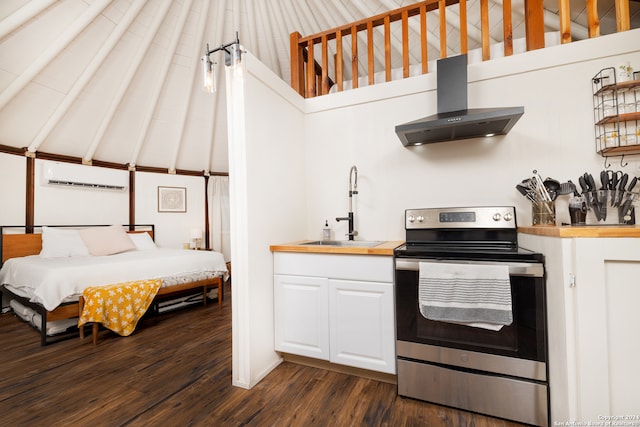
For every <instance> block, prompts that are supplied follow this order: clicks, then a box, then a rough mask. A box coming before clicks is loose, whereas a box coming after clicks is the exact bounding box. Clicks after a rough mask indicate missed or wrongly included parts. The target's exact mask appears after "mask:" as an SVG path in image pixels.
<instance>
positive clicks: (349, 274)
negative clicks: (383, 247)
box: [274, 252, 395, 374]
mask: <svg viewBox="0 0 640 427" xmlns="http://www.w3.org/2000/svg"><path fill="white" fill-rule="evenodd" d="M274 273H275V277H274V284H275V303H274V307H275V341H276V342H275V348H276V350H278V351H282V352H286V353H291V354H297V355H302V356H307V357H314V358H318V359H323V360H329V361H330V362H332V363H337V364H342V365H347V366H353V367H358V368H363V369H369V370H374V371H378V372H385V373H391V374H395V317H394V307H393V257H392V256H379V255H375V256H374V255H343V254H340V255H335V254H305V253H289V252H275V253H274Z"/></svg>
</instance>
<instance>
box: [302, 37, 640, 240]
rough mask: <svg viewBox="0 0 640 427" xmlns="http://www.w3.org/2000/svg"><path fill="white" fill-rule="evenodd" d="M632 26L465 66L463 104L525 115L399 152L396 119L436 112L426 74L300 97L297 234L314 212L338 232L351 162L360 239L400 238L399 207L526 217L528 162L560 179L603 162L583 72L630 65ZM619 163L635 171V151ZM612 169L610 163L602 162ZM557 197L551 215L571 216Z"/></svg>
mask: <svg viewBox="0 0 640 427" xmlns="http://www.w3.org/2000/svg"><path fill="white" fill-rule="evenodd" d="M638 40H640V30H634V31H627V32H625V33H619V34H615V35H611V36H606V37H601V38H596V39H591V40H585V41H580V42H574V43H571V44H568V45H562V46H556V47H550V48H547V49H542V50H538V51H532V52H528V53H523V54H519V55H514V56H512V57H509V58H501V59H496V60H492V61H489V62H486V63H480V64H472V65H470V66H469V68H468V74H469V82H470V83H469V107H470V108H479V107H503V106H519V105H523V106H524V108H525V113H524V115H523V116H522V118H521V119H520V120H519V121H518V122H517V123H516V125H515V126H514V128H513V129H512V130H511V132H510V133H509V134H508V135H506V136H503V137H495V138H487V139H486V140H480V139H474V140H463V141H455V142H446V143H439V144H431V145H427V146H421V147H413V148H405V147H403V146H402V144H401V143H400V141H399V139H398V138H397V136H396V134H395V132H394V127H395V126H396V125H398V124H401V123H405V122H408V121H410V120H414V119H418V118H421V117H425V116H428V115H431V114H435V112H436V90H435V89H436V88H435V86H436V80H435V73H432V74H428V75H423V76H418V77H413V78H409V79H405V80H402V81H394V82H390V83H386V84H383V85H378V86H373V87H369V88H362V89H359V90H357V91H347V92H344V93H340V94H335V95H330V96H325V97H318V98H315V99H311V100H308V101H307V112H308V114H307V115H306V118H305V120H306V126H305V136H304V141H305V147H306V157H305V167H306V176H307V185H306V190H307V203H308V213H307V219H308V224H307V234H306V236H300V238H304V237H307V238H318V237H319V236H320V232H321V228H322V224H324V220H325V219H327V218H329V219H333V220H332V221H331V222H330V224H331V225H332V228H333V230H334V235H335V236H336V237H338V238H344V233H346V231H347V224H346V223H345V222H340V223H336V221H335V217H336V216H344V214H346V213H347V195H348V194H347V190H348V182H349V181H348V180H349V168H350V167H351V165H357V167H358V170H359V175H358V190H359V194H358V195H357V196H354V210H355V212H356V214H355V217H356V229H357V230H359V232H360V238H362V239H368V240H390V239H400V240H402V239H404V229H403V224H404V223H403V214H404V210H405V209H408V208H423V207H445V206H472V205H503V204H504V205H510V206H511V205H514V206H516V208H517V217H518V223H519V224H520V225H530V224H531V212H530V209H531V208H530V203H529V202H528V201H527V200H526V199H525V198H524V197H522V196H521V195H520V194H519V193H518V192H517V190H516V189H515V185H516V184H518V183H519V182H520V181H521V180H522V179H524V178H527V177H530V176H531V175H532V171H533V170H534V169H536V170H538V171H539V172H540V173H541V174H542V176H543V178H544V177H546V176H552V177H554V178H556V179H558V180H560V181H561V182H564V181H566V180H568V179H571V180H572V181H573V182H574V183H576V184H577V182H578V181H577V178H578V176H579V175H581V174H582V173H584V172H585V171H588V172H590V173H592V174H593V175H594V176H597V175H598V174H599V172H600V170H602V169H603V164H604V159H603V158H602V157H600V156H599V155H598V154H596V153H595V141H594V121H593V103H592V89H591V78H592V77H593V76H594V75H595V74H596V73H597V72H598V71H599V70H600V69H602V68H604V67H609V66H617V65H619V64H621V63H624V62H627V61H629V62H630V63H631V65H632V66H633V67H634V69H636V70H638V69H640V50H639V46H640V45H639V44H638ZM624 160H625V162H627V161H628V162H629V165H628V166H627V167H626V168H624V169H625V171H626V172H628V173H629V174H632V175H640V170H638V160H637V157H636V158H633V157H625V159H624ZM610 161H611V163H612V169H614V170H617V169H620V159H619V158H612V159H610ZM566 199H567V197H566V196H563V197H561V198H559V199H558V202H557V211H558V222H559V223H560V222H569V216H568V211H567V208H566Z"/></svg>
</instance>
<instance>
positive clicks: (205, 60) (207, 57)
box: [200, 31, 242, 93]
mask: <svg viewBox="0 0 640 427" xmlns="http://www.w3.org/2000/svg"><path fill="white" fill-rule="evenodd" d="M221 50H223V51H224V63H225V65H227V66H229V65H231V64H238V63H240V61H242V49H241V48H240V39H239V38H238V32H237V31H236V39H235V40H234V41H232V42H231V43H227V44H222V45H220V46H218V47H216V48H215V49H212V50H210V49H209V43H207V48H206V49H205V52H204V55H203V56H202V58H200V60H201V61H202V80H203V84H204V89H205V91H207V92H209V93H213V92H215V91H216V77H215V75H216V73H215V65H216V64H217V62H213V61H211V54H212V53H215V52H219V51H221Z"/></svg>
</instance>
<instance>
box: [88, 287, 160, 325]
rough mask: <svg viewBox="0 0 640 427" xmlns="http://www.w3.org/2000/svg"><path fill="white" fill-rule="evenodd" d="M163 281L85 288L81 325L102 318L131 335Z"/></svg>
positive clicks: (101, 319)
mask: <svg viewBox="0 0 640 427" xmlns="http://www.w3.org/2000/svg"><path fill="white" fill-rule="evenodd" d="M161 285H162V280H160V279H154V280H140V281H136V282H126V283H117V284H114V285H107V286H93V287H89V288H86V289H85V290H84V291H83V292H82V296H83V297H84V307H83V309H82V315H81V316H80V319H79V320H78V327H81V326H82V325H84V324H85V323H87V322H99V323H102V324H103V325H104V326H105V327H107V328H109V329H111V330H112V331H114V332H116V333H117V334H119V335H122V336H125V337H126V336H128V335H131V333H133V330H134V329H135V328H136V325H137V324H138V320H140V318H141V317H142V316H143V315H144V313H145V312H146V311H147V308H149V305H151V302H152V301H153V298H154V297H155V296H156V294H157V293H158V289H160V286H161Z"/></svg>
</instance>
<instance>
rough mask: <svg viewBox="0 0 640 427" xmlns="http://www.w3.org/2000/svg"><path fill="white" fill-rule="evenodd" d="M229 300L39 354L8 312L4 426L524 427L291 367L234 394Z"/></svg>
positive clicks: (0, 368) (1, 397)
mask: <svg viewBox="0 0 640 427" xmlns="http://www.w3.org/2000/svg"><path fill="white" fill-rule="evenodd" d="M230 295H231V292H230V291H229V289H225V296H226V297H225V298H226V299H225V301H224V305H223V308H222V310H220V309H219V308H218V307H217V304H211V305H209V306H208V307H194V308H190V309H187V310H183V311H180V312H174V313H170V314H165V315H161V316H158V317H154V318H149V319H145V320H144V321H142V322H141V323H140V324H139V325H138V328H137V330H136V332H135V333H134V334H133V335H131V336H129V337H126V338H122V337H118V336H116V335H115V334H113V333H111V332H109V331H102V332H101V334H100V338H99V341H98V345H97V346H93V345H92V344H91V337H90V334H89V336H87V337H86V338H85V339H84V340H83V341H80V339H79V338H73V339H70V340H66V341H62V342H59V343H55V344H52V345H49V346H46V347H40V341H39V338H38V337H39V336H38V333H37V332H36V331H35V330H33V329H31V328H30V327H29V326H27V325H26V324H24V323H22V322H21V321H19V320H18V319H17V318H15V317H14V316H13V314H3V315H0V346H1V352H0V425H2V426H5V425H6V426H124V425H126V426H245V425H246V426H310V425H317V426H324V425H331V426H477V427H488V426H501V427H515V426H520V424H516V423H511V422H507V421H503V420H498V419H494V418H490V417H484V416H481V415H476V414H470V413H468V412H464V411H457V410H454V409H451V408H445V407H440V406H436V405H431V404H428V403H425V402H420V401H416V400H412V399H407V398H402V397H398V396H397V395H396V386H395V385H393V384H388V383H382V382H378V381H374V380H369V379H363V378H359V377H354V376H350V375H345V374H340V373H336V372H332V371H327V370H322V369H318V368H311V367H306V366H302V365H297V364H293V363H290V362H285V363H283V364H281V365H280V366H279V367H278V368H276V369H275V370H274V371H273V372H272V373H270V374H269V375H268V376H267V377H266V378H265V379H264V380H262V381H261V382H260V383H259V384H258V385H256V386H255V387H254V388H253V389H251V390H245V389H242V388H238V387H233V386H232V385H231V303H230V299H231V298H230Z"/></svg>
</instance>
